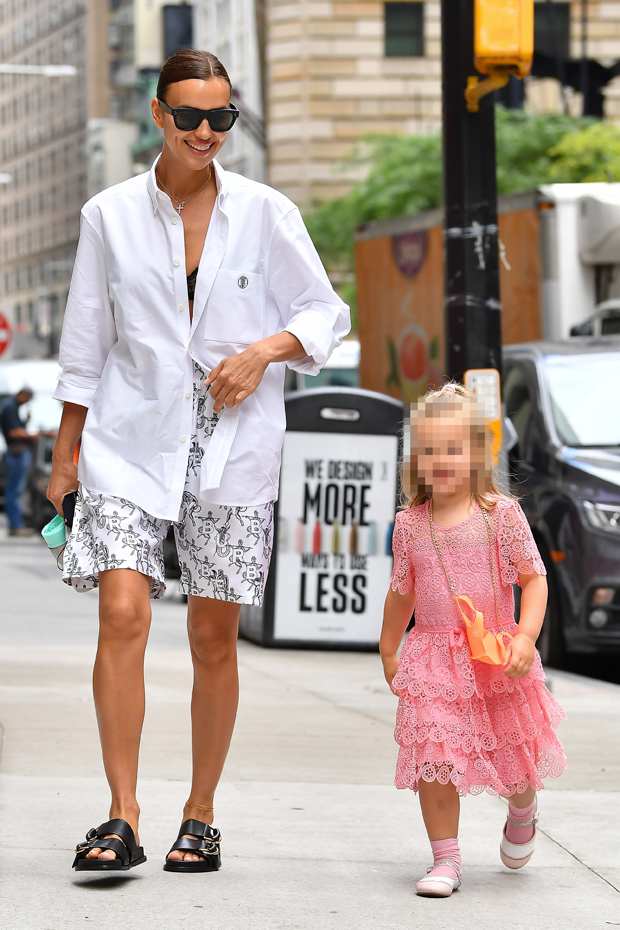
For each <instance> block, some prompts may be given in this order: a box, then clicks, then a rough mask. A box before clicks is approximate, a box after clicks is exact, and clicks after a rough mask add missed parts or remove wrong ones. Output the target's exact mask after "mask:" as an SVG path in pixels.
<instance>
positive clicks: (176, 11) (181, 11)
mask: <svg viewBox="0 0 620 930" xmlns="http://www.w3.org/2000/svg"><path fill="white" fill-rule="evenodd" d="M162 10H163V18H164V23H163V25H164V29H163V32H164V59H166V58H170V56H171V55H174V53H175V52H178V51H180V50H181V49H183V48H192V46H193V42H194V38H193V33H194V28H193V14H194V8H193V6H190V5H189V4H187V3H184V4H181V5H179V6H168V5H166V6H163V7H162Z"/></svg>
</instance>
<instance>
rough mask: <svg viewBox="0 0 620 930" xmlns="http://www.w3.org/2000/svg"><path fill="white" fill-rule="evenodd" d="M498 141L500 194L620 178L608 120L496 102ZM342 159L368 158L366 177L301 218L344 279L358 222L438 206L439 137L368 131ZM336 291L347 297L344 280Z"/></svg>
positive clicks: (617, 142) (617, 141)
mask: <svg viewBox="0 0 620 930" xmlns="http://www.w3.org/2000/svg"><path fill="white" fill-rule="evenodd" d="M496 144H497V186H498V191H499V193H501V194H508V193H513V192H517V191H522V190H527V189H528V188H532V187H536V186H537V185H538V184H544V183H549V182H552V181H581V180H595V179H596V180H605V172H606V170H607V169H608V168H609V169H610V170H612V171H613V172H614V176H615V177H618V178H619V179H620V132H618V130H616V129H614V128H613V127H611V126H608V125H607V124H603V123H592V121H591V120H582V119H574V118H573V117H570V116H565V115H563V114H560V113H557V114H545V115H532V114H528V113H526V112H524V111H520V110H506V109H504V108H503V107H497V109H496ZM348 161H349V164H360V163H363V164H367V165H368V174H367V176H366V178H365V179H364V180H363V181H360V182H359V183H357V184H355V185H354V187H353V188H352V189H351V191H350V192H349V193H348V194H347V195H346V196H345V197H340V198H337V199H335V200H330V201H327V202H325V203H322V204H316V205H315V206H314V207H313V209H311V210H310V211H308V213H307V214H306V217H305V218H306V222H307V224H308V228H309V230H310V235H311V236H312V238H313V240H314V243H315V245H316V247H317V249H318V251H319V253H320V255H321V258H322V259H323V261H324V263H325V265H326V266H327V268H328V270H329V271H330V272H331V273H332V274H334V273H335V274H336V275H340V276H341V277H342V278H343V279H345V280H346V277H347V274H348V275H349V277H350V275H351V273H352V271H353V237H354V233H355V230H356V228H357V227H358V226H360V225H361V224H363V223H369V222H372V221H373V220H384V219H389V218H391V217H395V216H404V215H406V214H409V213H416V212H418V211H419V210H427V209H430V208H432V207H438V206H440V204H441V136H440V135H439V134H438V133H436V134H433V135H427V136H371V137H368V138H366V139H365V140H363V141H362V142H361V143H360V145H359V146H358V147H357V148H356V149H355V150H354V151H353V152H352V154H351V156H350V159H349V160H348ZM341 290H342V291H343V296H345V291H346V298H348V297H350V294H351V287H350V286H346V288H341ZM346 298H345V299H346Z"/></svg>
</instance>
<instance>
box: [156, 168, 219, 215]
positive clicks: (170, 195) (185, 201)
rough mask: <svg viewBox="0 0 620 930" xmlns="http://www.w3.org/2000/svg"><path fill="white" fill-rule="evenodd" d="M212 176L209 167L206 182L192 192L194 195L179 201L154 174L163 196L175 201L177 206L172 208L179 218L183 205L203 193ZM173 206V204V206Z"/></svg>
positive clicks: (211, 170) (211, 169)
mask: <svg viewBox="0 0 620 930" xmlns="http://www.w3.org/2000/svg"><path fill="white" fill-rule="evenodd" d="M212 174H213V168H211V166H209V177H208V178H207V180H206V181H205V182H204V184H203V185H202V187H199V188H198V190H197V191H194V193H193V194H190V195H189V197H186V198H185V200H179V198H178V197H175V196H174V194H171V193H170V191H169V190H168V189H167V188H166V187H164V185H163V182H162V180H161V178H160V177H159V175H158V174H157V172H155V177H156V178H157V183H158V184H159V186H160V187H161V189H162V190H163V192H164V194H168V196H169V197H170V200H173V201H175V203H177V204H178V206H176V207H174V209H175V210H176V211H177V213H178V214H179V216H181V210H182V209H183V207H184V206H185V204H186V203H189V201H190V200H193V199H194V197H197V196H198V194H199V193H200V192H201V191H203V190H204V189H205V187H206V186H207V184H208V183H209V181H210V180H211V175H212ZM201 202H202V201H201ZM173 206H174V204H173ZM199 206H200V204H199ZM195 215H196V214H194V216H195ZM193 220H194V217H192V222H193ZM188 228H189V227H188Z"/></svg>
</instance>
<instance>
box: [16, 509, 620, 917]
mask: <svg viewBox="0 0 620 930" xmlns="http://www.w3.org/2000/svg"><path fill="white" fill-rule="evenodd" d="M0 533H1V537H0V584H1V589H0V590H1V591H2V602H1V604H2V607H1V617H0V648H1V655H0V660H1V677H0V723H1V724H2V728H3V744H2V757H1V760H0V785H1V792H2V794H1V834H0V853H1V859H2V865H1V876H2V878H1V881H2V890H1V893H0V925H1V926H3V927H6V928H7V930H9V928H10V930H19V928H27V930H73V928H77V927H84V926H87V925H88V924H86V923H85V922H86V921H88V923H89V924H94V923H95V922H96V923H97V925H98V926H99V927H109V928H113V930H116V928H119V930H120V928H123V930H159V928H167V927H178V926H187V927H202V926H205V925H208V926H217V927H222V928H225V930H229V928H230V930H237V928H243V930H255V928H256V930H258V928H261V930H263V928H286V930H289V928H302V930H305V928H321V930H322V928H327V927H338V928H342V930H345V928H347V930H348V928H351V930H353V928H355V930H358V928H361V927H374V928H378V930H379V928H385V930H387V928H390V930H392V928H394V927H421V928H431V927H432V928H433V930H435V928H437V930H453V928H456V927H459V928H469V927H472V928H473V927H480V926H499V925H500V922H501V924H502V925H503V924H508V925H509V926H510V927H511V930H521V928H522V930H533V928H537V930H554V928H558V930H559V928H563V930H565V928H579V930H594V928H601V930H603V928H606V927H609V926H620V895H619V893H620V853H619V851H618V844H617V825H618V822H619V820H620V792H619V791H618V785H619V783H620V741H619V740H618V720H619V714H620V687H618V686H617V685H613V684H607V683H602V682H598V681H595V680H590V679H586V678H580V677H578V676H576V675H571V674H568V673H563V672H555V671H552V672H551V673H550V681H551V686H552V688H553V691H554V693H555V694H556V696H557V697H558V698H559V699H560V701H561V702H562V703H563V704H564V707H565V708H566V710H567V712H568V715H569V719H568V723H566V724H564V725H563V726H562V728H561V737H562V739H563V740H564V742H565V746H566V751H567V755H568V758H569V769H568V771H567V773H566V774H565V775H564V776H563V777H562V778H561V779H560V780H558V781H556V782H553V781H551V782H550V783H549V790H546V791H545V792H544V793H543V795H542V797H541V800H540V809H541V821H540V825H539V827H540V838H539V845H538V849H537V851H536V855H535V858H534V860H533V862H532V864H531V865H530V866H528V867H527V868H526V869H524V870H523V872H521V873H510V872H508V870H507V869H505V868H504V867H503V866H502V865H501V863H500V861H499V855H498V846H499V839H500V833H501V828H502V823H503V818H504V811H505V807H504V803H503V802H502V801H501V800H499V799H497V798H495V797H490V796H488V795H484V796H481V797H477V798H467V799H466V800H465V801H464V804H463V817H462V826H461V841H462V847H461V848H462V853H463V863H464V880H463V886H462V888H461V890H460V891H459V893H458V894H455V895H454V896H453V897H452V898H451V899H450V900H433V899H425V898H419V897H416V895H415V893H414V881H415V880H416V878H418V877H420V876H421V874H423V872H424V871H425V869H426V867H427V866H428V864H429V861H430V850H429V848H428V842H427V839H426V836H425V833H424V829H423V826H422V821H421V817H420V813H419V807H418V803H417V800H416V798H415V797H414V796H413V795H412V794H411V793H409V792H399V791H397V790H396V789H395V788H394V787H393V786H392V778H393V769H394V763H395V758H396V745H395V743H394V741H393V736H392V731H393V721H394V712H395V701H394V698H393V697H392V696H391V695H390V693H389V692H388V689H387V687H386V685H385V683H384V681H383V678H382V674H381V668H380V662H379V659H378V656H376V655H370V654H359V653H329V652H309V651H298V652H293V651H267V650H263V649H260V648H258V647H256V646H253V645H250V644H248V643H247V642H240V644H239V658H240V669H241V704H240V709H239V718H238V724H237V729H236V732H235V736H234V739H233V745H232V749H231V752H230V756H229V760H228V763H227V765H226V769H225V773H224V778H223V781H222V784H221V787H220V789H219V791H218V794H217V797H216V815H217V816H216V824H217V825H218V826H219V827H220V829H221V830H222V834H223V867H222V870H221V871H220V872H219V873H216V874H207V875H204V874H203V875H175V874H170V873H165V872H163V871H162V868H161V867H162V862H163V858H164V855H165V853H166V851H167V849H168V848H169V846H170V844H171V842H172V840H173V839H174V837H175V835H176V831H177V829H178V823H179V817H180V812H181V807H182V804H183V801H184V800H185V798H186V797H187V793H188V780H187V779H188V771H189V751H190V745H189V692H190V686H191V672H190V662H189V655H188V650H187V646H186V642H185V633H184V614H185V606H184V605H183V604H182V603H180V602H179V601H178V600H175V598H174V597H170V598H166V600H165V601H163V602H159V603H157V604H156V605H155V607H154V619H153V629H152V634H151V642H150V646H149V650H148V653H147V670H148V671H147V681H148V711H147V719H146V725H145V732H144V739H143V747H142V763H141V780H140V790H139V797H140V801H141V805H142V824H141V841H142V843H143V845H144V847H145V851H146V854H147V856H148V862H147V863H146V865H144V866H141V867H139V868H137V869H135V870H132V871H131V872H128V873H122V874H121V875H120V876H118V877H108V878H106V877H102V876H96V877H93V878H88V877H86V876H83V875H76V874H74V873H73V872H72V871H71V868H70V866H71V860H72V850H73V847H74V846H75V844H76V843H77V842H78V840H81V839H82V837H83V836H84V834H85V832H86V830H87V829H88V828H89V827H91V826H93V825H95V824H98V823H100V822H101V821H102V820H104V819H105V818H106V816H107V806H106V805H107V803H108V795H107V789H106V784H105V780H104V777H103V772H102V766H101V761H100V754H99V748H98V740H97V732H96V724H95V717H94V712H93V706H92V699H91V691H90V673H91V665H92V660H93V654H94V649H95V641H96V613H97V595H96V594H94V593H89V594H85V595H78V594H76V593H75V592H73V591H72V590H70V589H68V588H66V587H65V586H64V585H62V583H61V581H60V576H59V573H58V571H57V569H56V566H55V564H54V561H53V559H52V558H50V555H49V553H48V552H47V551H46V549H45V548H44V546H43V545H42V544H41V543H40V542H39V541H38V540H36V539H35V540H34V541H31V540H13V539H11V540H9V539H7V538H6V536H5V530H4V527H2V528H0Z"/></svg>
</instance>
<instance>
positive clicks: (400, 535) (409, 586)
mask: <svg viewBox="0 0 620 930" xmlns="http://www.w3.org/2000/svg"><path fill="white" fill-rule="evenodd" d="M406 517H407V511H406V510H401V511H400V513H397V514H396V517H395V518H394V535H393V536H392V551H393V552H394V571H393V572H392V591H398V593H399V594H409V592H410V591H412V590H413V586H414V583H415V572H414V569H413V565H412V563H411V559H410V557H409V553H408V551H407V539H408V538H409V533H410V529H409V527H408V526H407V519H406Z"/></svg>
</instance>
